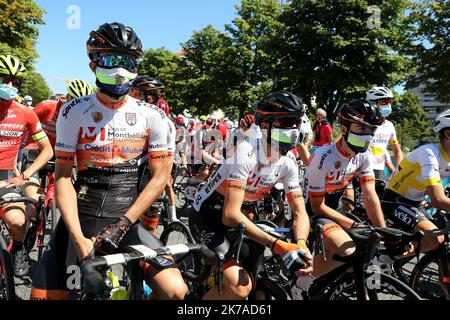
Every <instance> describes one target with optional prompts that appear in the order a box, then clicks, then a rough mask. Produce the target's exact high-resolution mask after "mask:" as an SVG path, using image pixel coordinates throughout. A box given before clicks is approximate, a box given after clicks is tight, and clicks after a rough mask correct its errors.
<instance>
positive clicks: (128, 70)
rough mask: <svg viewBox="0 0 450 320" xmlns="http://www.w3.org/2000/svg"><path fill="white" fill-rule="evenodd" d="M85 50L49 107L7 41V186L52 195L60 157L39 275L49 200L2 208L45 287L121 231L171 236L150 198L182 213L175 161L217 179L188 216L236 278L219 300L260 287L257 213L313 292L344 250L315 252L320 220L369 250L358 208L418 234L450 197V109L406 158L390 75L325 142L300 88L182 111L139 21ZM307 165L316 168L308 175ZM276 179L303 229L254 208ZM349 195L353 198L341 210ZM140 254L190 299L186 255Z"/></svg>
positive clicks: (346, 113)
mask: <svg viewBox="0 0 450 320" xmlns="http://www.w3.org/2000/svg"><path fill="white" fill-rule="evenodd" d="M86 48H87V54H88V57H89V61H90V62H89V68H90V69H91V70H92V72H93V74H94V75H95V79H96V82H95V88H94V87H92V86H90V85H89V84H88V82H87V81H84V80H79V79H75V80H72V81H68V84H67V94H59V95H54V96H52V97H49V99H48V100H45V101H42V102H39V103H37V104H36V105H35V106H34V105H33V101H32V98H31V97H30V96H25V97H24V98H21V97H20V95H19V94H20V85H21V83H22V81H23V79H24V78H26V76H27V75H26V68H25V67H24V65H23V63H22V62H20V61H19V59H17V58H16V57H14V56H12V55H8V54H3V55H0V77H1V83H0V197H2V198H7V197H14V196H21V195H23V196H26V197H30V198H34V199H38V197H39V195H40V194H41V193H42V192H43V190H41V189H40V181H39V174H38V173H39V170H40V169H41V168H42V167H44V166H45V164H46V163H47V162H49V161H55V163H56V166H55V188H56V200H57V205H58V209H59V211H60V213H61V217H62V218H61V219H60V221H59V223H58V225H57V227H56V230H55V231H54V232H53V234H52V235H51V240H50V244H49V246H48V249H47V250H46V251H45V253H44V256H43V258H42V259H41V260H39V263H38V265H37V266H36V268H35V270H34V273H33V274H30V266H29V261H28V260H29V259H28V257H27V253H26V252H25V249H24V244H23V241H24V237H25V232H26V229H27V225H28V223H29V221H31V220H32V219H33V217H34V215H35V214H36V212H35V210H34V208H33V207H32V206H27V205H25V204H23V203H19V204H14V205H7V206H3V207H2V208H0V219H1V220H2V221H3V222H4V223H5V225H6V226H7V228H8V232H9V233H10V235H11V239H12V242H13V243H12V250H11V255H12V259H13V263H14V273H15V275H16V276H18V277H23V276H25V275H28V274H30V276H32V280H33V281H32V290H31V298H32V299H67V298H69V294H70V290H69V289H68V288H67V277H68V275H67V272H66V271H67V267H68V266H70V265H77V264H78V265H80V264H82V263H84V262H85V261H88V260H90V259H93V258H94V257H95V255H102V254H112V253H114V252H117V250H119V249H120V246H121V244H124V243H127V244H128V245H129V244H143V245H145V246H148V247H150V248H152V249H156V248H159V247H162V246H163V245H164V244H163V243H162V242H161V241H160V240H159V239H158V237H157V234H156V231H157V227H158V217H155V216H152V215H151V214H149V211H148V208H149V207H150V206H151V205H152V204H153V203H154V202H155V201H156V200H157V199H158V197H159V196H160V195H161V194H162V193H163V191H164V192H165V193H166V194H167V196H168V198H169V204H170V205H169V218H170V219H171V220H172V221H175V220H177V219H178V216H177V214H178V213H177V211H176V196H175V192H174V190H173V187H172V177H171V173H172V172H173V167H174V166H178V167H190V168H191V169H192V172H194V175H195V176H196V177H197V178H198V179H199V180H201V181H204V182H203V183H201V184H200V185H199V186H198V188H197V189H196V192H195V195H194V197H193V204H192V206H191V207H189V208H188V210H189V212H188V217H189V228H190V230H191V232H192V235H193V237H194V238H195V240H196V241H197V242H198V243H201V244H203V245H205V246H207V247H208V248H210V249H211V250H213V251H215V252H217V253H221V254H223V256H224V257H225V262H224V264H223V292H222V294H221V295H218V293H217V290H213V289H211V290H210V291H209V292H207V293H206V294H205V296H204V298H205V299H213V300H216V299H229V300H234V299H245V298H246V297H247V296H248V295H249V293H250V291H251V289H252V281H254V279H253V278H252V275H251V274H250V273H249V272H248V270H246V268H245V266H246V263H247V262H248V261H250V260H251V259H252V254H253V252H251V250H249V248H246V244H245V242H244V244H243V245H242V250H240V251H238V252H236V246H235V243H236V241H238V240H237V239H235V238H229V237H228V236H227V231H228V230H230V229H233V228H236V227H237V226H238V225H239V224H240V223H242V222H244V223H245V225H246V231H245V233H246V236H247V237H248V238H249V239H251V240H252V241H255V242H257V243H259V244H261V245H263V246H265V247H267V248H269V249H271V250H272V251H273V252H274V253H275V254H277V255H280V256H281V257H282V258H283V261H285V262H286V263H287V261H292V260H293V259H294V260H295V257H296V256H298V255H299V254H301V255H302V256H303V257H304V259H305V261H306V264H305V265H304V266H303V267H302V268H301V269H299V270H296V274H297V276H298V277H299V279H300V281H299V282H298V284H299V285H298V289H299V290H300V291H304V290H308V288H309V286H310V285H311V283H312V282H313V281H314V279H315V278H317V277H319V276H321V275H324V274H326V273H328V272H330V271H331V270H333V269H334V268H336V267H337V266H339V265H340V264H342V263H340V262H337V261H334V260H333V259H326V258H325V257H324V256H323V253H318V254H315V255H314V256H313V255H312V254H311V251H312V250H311V248H312V245H313V244H312V242H313V240H314V239H315V238H316V237H315V233H317V232H319V231H317V230H320V232H321V233H322V236H323V239H324V243H325V245H326V248H328V249H327V250H328V252H327V255H330V256H331V255H332V254H340V255H344V256H348V255H351V254H352V253H353V252H354V250H355V245H354V243H353V241H352V239H351V238H350V236H349V235H348V233H347V232H346V230H347V229H351V228H358V227H360V226H361V223H360V222H359V221H356V220H354V219H352V218H351V216H348V215H346V212H348V211H351V210H353V209H355V207H358V205H359V206H362V207H364V208H365V210H364V211H365V214H366V218H367V223H370V224H372V225H374V226H377V227H385V226H391V227H395V228H398V229H402V230H404V231H408V232H416V231H420V230H421V231H429V230H434V229H436V228H437V227H436V226H435V225H434V224H433V222H432V221H431V220H430V219H431V217H430V215H429V214H428V212H427V211H425V210H424V209H423V207H422V201H423V199H424V197H425V196H428V197H429V198H430V199H431V203H432V206H433V207H434V208H437V209H442V210H446V211H450V199H449V198H448V197H447V196H446V194H445V192H444V187H443V185H442V181H443V180H444V179H445V178H447V177H448V176H450V110H447V111H445V112H443V113H442V114H440V115H439V116H438V117H437V118H436V120H435V121H434V123H433V130H434V132H435V134H436V135H437V136H438V138H439V143H437V144H426V145H423V146H420V147H419V148H417V149H416V150H414V151H412V152H411V153H409V154H408V155H406V156H404V155H403V154H402V151H401V146H400V144H399V142H398V140H397V136H396V131H395V127H394V124H393V123H392V122H390V121H389V120H388V118H389V116H390V114H391V112H392V106H391V104H392V100H393V93H392V91H391V90H390V89H389V88H387V87H382V86H379V87H373V88H368V90H367V94H366V96H364V97H355V99H353V100H350V101H347V102H345V103H342V105H341V106H340V107H339V108H338V109H337V110H336V114H334V115H332V114H328V116H333V117H335V118H336V124H335V128H336V129H338V130H339V131H340V135H339V136H338V137H337V138H336V139H335V140H334V141H333V140H332V139H325V140H324V139H322V138H323V136H322V138H321V137H317V135H320V134H323V133H321V132H322V131H321V130H320V128H319V127H320V126H322V125H324V124H323V123H322V122H323V121H324V119H326V116H327V113H326V111H325V110H323V109H318V110H317V112H316V120H318V121H319V120H320V122H321V124H315V125H314V127H312V126H311V124H310V120H309V119H308V117H307V115H306V110H305V105H304V104H303V102H302V99H301V97H299V96H297V95H295V94H293V93H290V92H286V91H277V92H271V93H267V94H266V95H264V96H262V97H260V99H259V100H258V102H257V103H255V105H254V112H251V113H249V114H245V115H244V116H243V117H242V119H240V120H239V123H235V122H234V121H232V120H230V119H227V118H222V119H221V118H217V117H214V116H211V115H210V116H206V115H200V116H192V115H191V114H190V113H189V112H187V111H185V112H184V113H183V114H180V115H178V116H177V115H174V114H172V113H171V112H170V107H169V104H168V102H167V101H166V100H165V86H164V84H163V83H162V82H161V81H160V80H159V79H157V78H155V77H153V76H152V75H148V74H139V75H138V71H137V70H138V62H139V58H141V57H142V55H143V49H142V43H141V41H140V39H139V37H138V35H137V34H136V32H135V31H134V30H133V29H132V28H131V27H129V26H125V25H123V24H121V23H117V22H115V23H105V24H103V25H101V26H100V27H99V28H98V29H97V30H94V31H92V32H91V33H90V34H89V37H88V40H87V43H86ZM324 123H326V122H324ZM311 144H312V147H313V148H312V150H311ZM389 148H390V149H391V150H392V152H393V156H394V162H392V161H391V156H390V153H389ZM74 168H75V169H74ZM299 168H303V172H304V174H303V175H301V176H300V178H299ZM386 168H388V170H386ZM74 171H75V172H76V179H75V178H74ZM276 184H282V185H283V188H284V192H285V197H286V201H287V202H288V203H289V206H290V208H291V210H292V216H293V223H292V229H293V233H294V239H293V241H291V242H286V241H282V240H279V239H276V238H274V237H272V236H271V235H270V234H268V233H266V232H264V231H262V230H261V229H259V228H258V227H257V226H256V225H255V224H254V222H253V220H252V218H251V216H249V215H246V214H244V213H243V210H242V207H243V206H245V205H246V204H248V203H252V202H255V201H257V200H260V199H263V198H264V197H266V196H267V195H269V194H270V192H271V190H272V188H274V186H275V185H276ZM380 186H381V187H382V189H381V191H380V189H379V188H380ZM343 197H345V198H347V199H351V200H352V201H353V206H350V207H349V208H346V209H345V210H338V207H339V208H340V205H341V200H342V198H343ZM443 241H444V239H443V236H441V237H427V236H425V238H424V239H423V240H422V244H421V250H422V251H423V252H427V251H431V250H433V249H435V248H437V247H438V246H439V245H440V244H441V243H442V242H443ZM415 245H417V244H414V243H413V244H411V246H410V247H408V248H405V252H404V253H403V256H408V255H414V252H415V250H414V248H415ZM238 254H239V256H237V255H238ZM141 267H142V268H143V270H144V274H145V281H146V282H147V284H148V285H149V286H150V287H151V288H152V290H153V298H154V299H183V298H184V296H185V294H186V292H187V288H186V285H185V283H184V281H183V277H182V275H181V273H180V270H179V269H178V268H177V265H176V263H175V262H174V261H173V260H172V259H171V258H169V257H167V258H158V259H154V260H152V261H151V262H145V263H142V265H141Z"/></svg>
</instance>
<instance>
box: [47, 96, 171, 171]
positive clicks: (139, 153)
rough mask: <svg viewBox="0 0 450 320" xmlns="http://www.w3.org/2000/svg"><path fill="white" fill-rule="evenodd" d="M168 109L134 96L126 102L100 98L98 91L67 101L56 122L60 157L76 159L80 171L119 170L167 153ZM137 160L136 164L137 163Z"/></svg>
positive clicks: (59, 158)
mask: <svg viewBox="0 0 450 320" xmlns="http://www.w3.org/2000/svg"><path fill="white" fill-rule="evenodd" d="M166 119H167V118H166V116H165V114H164V112H162V111H161V110H160V109H158V108H157V107H156V106H153V105H150V104H148V103H146V102H141V101H139V100H136V99H134V98H132V97H127V99H126V100H125V101H124V102H123V103H122V105H120V106H118V105H112V104H109V105H108V103H107V102H106V101H102V103H101V102H100V101H99V100H98V98H97V95H96V94H94V95H91V96H87V97H83V98H79V99H74V100H72V101H71V102H69V103H66V104H65V105H64V106H63V107H62V108H61V111H60V113H59V116H58V120H57V124H56V128H57V130H56V146H55V151H56V159H57V161H58V162H65V161H73V159H74V158H75V157H76V159H77V167H78V171H80V170H88V169H89V170H91V171H92V170H94V169H96V170H99V171H101V170H102V168H103V169H104V170H109V171H111V170H112V171H115V170H118V169H119V168H120V166H121V165H123V166H126V165H131V166H133V167H134V166H135V165H136V164H141V163H143V162H145V160H146V159H147V155H149V156H150V161H152V160H159V159H161V157H167V137H168V133H167V131H168V128H167V126H162V125H161V123H164V122H165V121H166ZM133 164H134V165H133Z"/></svg>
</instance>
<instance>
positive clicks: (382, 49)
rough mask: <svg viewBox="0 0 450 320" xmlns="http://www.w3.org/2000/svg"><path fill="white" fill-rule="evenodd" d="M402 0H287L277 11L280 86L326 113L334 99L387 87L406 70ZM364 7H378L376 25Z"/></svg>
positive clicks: (406, 40) (408, 64)
mask: <svg viewBox="0 0 450 320" xmlns="http://www.w3.org/2000/svg"><path fill="white" fill-rule="evenodd" d="M409 4H410V3H409V1H407V0H405V1H403V0H389V1H388V0H378V1H366V0H340V1H318V0H292V1H291V2H289V4H288V6H287V7H286V10H285V11H284V13H283V16H282V21H283V23H284V25H285V26H284V32H283V34H282V36H281V37H280V41H282V44H281V45H280V49H279V54H280V61H281V63H280V69H281V70H282V74H283V76H284V77H283V79H282V80H281V81H282V83H283V84H284V87H287V88H289V89H290V90H292V91H294V92H298V93H299V94H300V95H301V96H303V97H305V98H306V102H308V103H309V101H311V99H312V97H316V101H317V104H318V105H319V106H324V107H326V108H327V109H328V112H329V114H330V113H331V112H332V111H333V110H334V108H335V106H336V104H337V103H338V102H340V103H342V102H343V101H345V100H348V99H350V98H355V97H359V96H362V95H363V94H364V93H365V92H366V91H367V89H368V88H370V87H372V86H374V85H386V86H393V85H394V84H398V83H399V82H401V81H402V79H403V78H404V77H405V75H406V74H408V72H409V71H410V70H411V66H412V64H411V61H410V59H409V58H407V57H405V56H403V55H401V54H399V52H400V51H401V50H403V49H404V48H405V47H408V46H410V45H411V44H410V39H409V37H408V32H406V30H405V29H406V28H407V26H406V25H405V24H404V23H403V22H404V12H405V10H406V9H407V8H408V6H409ZM369 5H372V6H373V5H376V6H377V7H376V8H379V10H380V11H379V16H376V17H375V19H378V22H379V23H378V24H372V25H371V24H370V23H371V20H370V19H373V17H371V13H370V12H371V11H370V10H369V9H370V8H369ZM371 8H374V7H371Z"/></svg>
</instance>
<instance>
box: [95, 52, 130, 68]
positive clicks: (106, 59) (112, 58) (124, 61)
mask: <svg viewBox="0 0 450 320" xmlns="http://www.w3.org/2000/svg"><path fill="white" fill-rule="evenodd" d="M94 62H95V63H96V64H97V65H98V66H99V67H102V68H117V67H122V68H125V69H127V70H129V71H132V72H134V71H136V70H137V65H138V62H137V60H136V59H135V58H133V57H130V56H124V55H115V54H112V55H107V56H97V57H95V58H94Z"/></svg>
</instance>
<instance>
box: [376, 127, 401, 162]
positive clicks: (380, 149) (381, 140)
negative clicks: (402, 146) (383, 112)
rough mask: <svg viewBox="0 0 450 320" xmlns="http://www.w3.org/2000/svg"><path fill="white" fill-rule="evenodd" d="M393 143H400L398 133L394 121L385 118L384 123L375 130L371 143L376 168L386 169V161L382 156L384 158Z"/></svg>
mask: <svg viewBox="0 0 450 320" xmlns="http://www.w3.org/2000/svg"><path fill="white" fill-rule="evenodd" d="M392 144H398V140H397V134H396V132H395V128H394V125H393V123H392V122H391V121H389V120H385V122H384V124H383V125H381V126H379V127H378V129H377V130H376V131H375V135H374V137H373V140H372V141H371V143H370V150H371V156H372V159H373V160H372V161H373V169H374V170H384V167H385V162H384V161H383V159H382V158H384V155H385V153H386V150H387V147H388V145H392Z"/></svg>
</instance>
